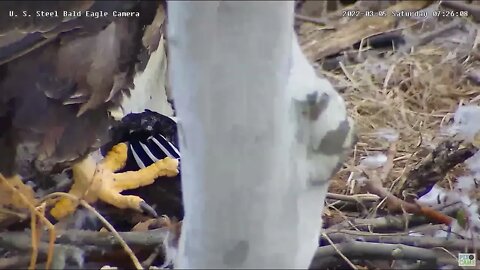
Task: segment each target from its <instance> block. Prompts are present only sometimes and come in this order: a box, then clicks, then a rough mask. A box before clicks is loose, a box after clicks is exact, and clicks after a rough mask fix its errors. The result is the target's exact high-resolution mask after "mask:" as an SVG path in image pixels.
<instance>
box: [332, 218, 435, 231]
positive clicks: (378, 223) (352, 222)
mask: <svg viewBox="0 0 480 270" xmlns="http://www.w3.org/2000/svg"><path fill="white" fill-rule="evenodd" d="M407 219H408V221H407ZM427 222H428V220H427V219H426V218H425V217H424V216H416V215H397V216H384V217H378V218H366V219H362V218H354V219H349V220H348V222H347V221H345V222H341V223H338V224H335V225H333V226H331V227H329V228H328V229H327V231H330V232H333V231H337V230H341V229H347V228H352V226H353V227H355V229H357V230H361V231H371V232H385V231H399V230H400V231H401V230H404V229H405V227H406V224H407V223H408V224H410V225H411V226H417V225H421V224H425V223H427Z"/></svg>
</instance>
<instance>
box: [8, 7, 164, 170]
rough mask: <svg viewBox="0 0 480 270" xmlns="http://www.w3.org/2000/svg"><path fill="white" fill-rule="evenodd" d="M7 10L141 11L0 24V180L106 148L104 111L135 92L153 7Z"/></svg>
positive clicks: (108, 119) (61, 164)
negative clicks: (128, 14) (131, 90)
mask: <svg viewBox="0 0 480 270" xmlns="http://www.w3.org/2000/svg"><path fill="white" fill-rule="evenodd" d="M45 3H48V5H46V4H45ZM10 4H11V3H10V2H0V10H15V12H16V13H18V14H20V12H21V10H27V11H29V12H30V11H31V12H32V14H33V11H34V10H85V9H90V10H102V11H113V10H116V11H138V12H140V17H124V18H120V17H113V16H108V17H101V18H98V19H95V18H87V17H85V16H82V17H78V18H70V20H66V19H65V18H52V19H43V18H42V19H40V18H38V17H36V18H34V19H28V18H23V17H20V15H19V16H18V17H16V18H10V20H9V19H8V18H5V17H3V18H2V19H1V20H0V46H1V47H0V128H1V131H0V173H3V174H6V175H7V176H9V175H11V174H13V173H15V172H20V173H21V174H22V175H24V176H29V175H31V174H32V173H35V172H37V171H40V172H49V171H51V170H52V169H53V168H55V167H59V168H62V167H64V166H65V165H67V164H69V163H70V162H73V161H75V160H77V159H78V158H81V157H83V156H85V155H86V154H88V153H90V152H91V151H93V150H95V149H97V148H99V147H100V146H101V145H102V144H104V143H106V142H107V141H108V139H109V134H108V129H109V127H110V124H111V121H112V119H111V117H110V116H109V113H108V109H109V108H111V107H112V106H118V105H119V101H121V97H122V94H124V93H126V92H128V91H129V88H131V86H132V85H133V77H134V74H135V71H136V69H135V66H136V64H137V63H138V56H139V55H140V54H142V53H144V52H145V50H146V48H144V46H143V44H142V37H143V34H144V31H145V28H146V26H148V25H149V24H151V23H152V21H153V20H154V16H155V14H156V13H155V11H156V10H157V7H158V5H159V3H158V2H153V1H145V2H139V1H76V2H73V1H48V2H45V1H41V2H40V1H39V2H33V1H20V2H18V1H15V4H18V5H19V6H9V5H10ZM38 5H41V8H39V7H38ZM110 14H111V12H110ZM62 20H64V21H62ZM22 31H28V33H26V34H22V33H21V32H22ZM39 31H40V32H39ZM19 33H20V34H19Z"/></svg>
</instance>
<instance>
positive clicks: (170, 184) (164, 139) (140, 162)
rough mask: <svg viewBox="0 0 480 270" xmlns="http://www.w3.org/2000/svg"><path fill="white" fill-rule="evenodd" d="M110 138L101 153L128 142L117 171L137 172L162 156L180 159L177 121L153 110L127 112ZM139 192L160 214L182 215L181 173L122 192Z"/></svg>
mask: <svg viewBox="0 0 480 270" xmlns="http://www.w3.org/2000/svg"><path fill="white" fill-rule="evenodd" d="M111 136H112V141H111V142H110V143H109V144H108V145H105V146H104V147H102V154H103V155H105V154H106V152H107V151H108V150H109V149H111V148H112V147H113V146H114V145H115V144H118V143H120V142H125V143H127V144H128V158H127V163H126V165H125V167H124V168H123V169H122V170H121V171H119V172H123V171H136V170H139V169H141V168H144V167H147V166H149V165H151V164H153V163H154V162H155V161H157V160H160V159H163V158H165V157H172V158H177V159H180V150H179V147H178V136H177V124H176V121H175V120H174V119H173V118H170V117H168V116H165V115H162V114H159V113H157V112H154V111H150V110H145V111H144V112H141V113H130V114H128V115H126V116H125V117H123V119H122V120H121V121H120V122H119V123H118V124H117V125H116V126H115V127H113V128H112V130H111ZM122 194H124V195H137V196H138V195H140V196H141V197H142V198H143V199H145V201H146V202H147V203H148V204H149V205H151V206H152V207H154V209H155V211H156V212H157V213H158V214H159V215H168V216H170V217H177V218H178V219H182V218H183V214H184V213H183V205H182V192H181V181H180V174H179V175H178V176H176V177H161V178H159V179H157V180H156V181H155V183H154V184H153V185H149V186H146V187H140V188H138V189H135V190H127V191H124V192H122Z"/></svg>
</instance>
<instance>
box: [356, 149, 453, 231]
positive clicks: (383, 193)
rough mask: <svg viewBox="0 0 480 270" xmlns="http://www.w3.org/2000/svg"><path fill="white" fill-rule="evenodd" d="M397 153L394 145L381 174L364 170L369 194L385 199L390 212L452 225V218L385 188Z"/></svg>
mask: <svg viewBox="0 0 480 270" xmlns="http://www.w3.org/2000/svg"><path fill="white" fill-rule="evenodd" d="M395 153H396V146H395V143H392V145H390V147H389V149H388V153H387V162H386V163H385V165H384V166H383V168H382V169H381V172H380V173H377V172H376V171H374V170H366V169H365V170H364V173H365V174H366V175H367V176H368V180H367V181H365V187H366V189H367V191H368V192H370V193H373V194H375V195H378V196H380V197H381V198H384V199H385V202H386V204H387V207H388V208H389V209H390V211H400V210H401V211H405V212H407V213H412V214H421V215H424V216H426V217H428V218H430V219H432V220H434V221H437V222H440V223H443V224H446V225H450V224H451V222H452V220H453V219H452V218H451V217H449V216H447V215H445V214H443V213H441V212H439V211H436V210H434V209H432V208H430V207H427V206H421V205H419V204H415V203H409V202H406V201H404V200H402V199H400V198H398V197H397V196H395V195H393V194H392V193H391V192H390V191H388V190H387V189H386V188H384V187H383V185H382V182H383V180H385V179H386V178H387V177H388V174H389V172H390V170H391V169H392V168H393V159H394V157H395Z"/></svg>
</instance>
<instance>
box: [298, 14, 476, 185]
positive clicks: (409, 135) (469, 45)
mask: <svg viewBox="0 0 480 270" xmlns="http://www.w3.org/2000/svg"><path fill="white" fill-rule="evenodd" d="M432 24H433V26H434V27H440V25H442V23H441V22H438V21H435V22H431V24H430V26H432ZM425 25H427V24H425ZM425 25H424V26H425ZM462 25H463V28H459V29H454V30H452V31H449V32H448V33H447V36H443V37H439V38H438V39H435V40H433V41H432V42H429V43H427V44H426V45H423V46H420V47H413V50H412V51H408V52H401V51H395V50H391V51H389V52H386V53H384V56H380V55H379V53H371V52H369V53H368V56H366V57H364V59H366V60H365V61H363V62H361V63H356V64H350V65H348V64H340V66H341V68H339V69H336V70H334V71H330V72H329V71H325V70H321V69H319V70H318V72H319V73H320V74H322V75H324V76H326V77H327V78H330V79H331V80H332V81H334V82H335V84H336V85H337V87H338V88H340V89H343V91H342V95H343V97H344V99H345V101H346V103H347V107H348V110H349V113H350V115H351V116H352V117H353V118H354V119H355V122H356V125H357V130H358V134H359V138H360V140H359V143H358V144H357V145H356V147H355V149H354V151H353V153H352V155H351V156H350V158H349V160H348V161H347V162H346V168H344V169H343V170H341V171H340V172H339V173H338V174H337V175H336V177H335V178H334V181H333V182H332V184H331V187H330V191H331V192H336V193H342V194H348V193H352V192H355V191H358V189H353V190H350V188H348V187H347V179H348V178H349V177H351V174H352V172H353V171H354V166H356V165H358V162H359V158H360V157H362V156H366V155H367V154H368V153H370V152H372V151H384V150H386V149H387V144H386V143H382V142H381V140H380V139H379V138H378V136H376V135H375V134H374V132H375V131H376V130H378V129H380V128H392V129H395V130H396V131H398V132H399V134H400V140H399V142H398V152H397V155H396V156H395V162H394V168H393V170H392V171H391V172H390V175H389V177H388V179H387V180H386V183H384V186H385V187H390V188H393V191H394V193H397V194H398V191H399V189H400V188H401V186H400V185H399V183H401V181H398V180H402V179H403V176H405V175H406V173H407V172H408V171H409V168H411V167H413V166H415V164H416V163H417V162H418V161H419V160H420V159H421V158H422V157H424V156H425V155H426V154H427V153H428V152H429V151H430V150H431V149H432V147H434V146H435V145H436V144H437V143H438V141H439V140H440V139H441V138H440V136H439V135H440V134H439V131H440V127H441V126H442V125H445V124H446V123H447V122H448V120H449V119H450V118H451V116H452V113H453V112H454V111H455V110H456V108H457V107H458V105H459V104H461V103H469V101H470V100H471V99H473V98H474V97H476V96H477V95H479V94H480V91H479V88H478V85H474V84H473V83H472V82H471V81H470V80H468V79H467V76H466V74H467V72H468V71H469V70H470V69H472V68H473V65H474V63H475V61H477V62H478V59H475V56H478V55H479V49H478V46H476V41H475V40H477V39H478V37H477V38H475V37H476V32H475V31H465V29H470V30H472V29H473V30H474V29H476V27H477V26H476V25H474V24H473V23H471V22H469V21H467V20H466V19H465V20H464V21H463V22H462ZM310 28H311V27H310ZM430 28H431V27H430ZM310 30H311V29H310ZM410 30H411V29H410ZM416 32H417V33H421V32H422V31H421V29H420V30H418V29H417V30H416ZM472 33H473V37H472ZM468 35H470V37H468ZM459 37H460V38H459ZM304 42H305V40H304ZM319 43H320V42H319ZM450 178H451V175H450V176H449V177H447V179H446V180H445V181H444V183H443V184H448V183H449V180H450Z"/></svg>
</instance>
